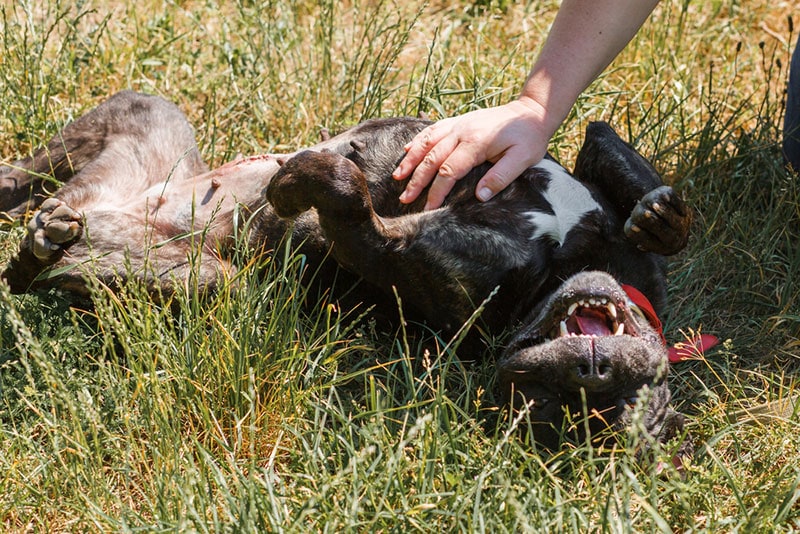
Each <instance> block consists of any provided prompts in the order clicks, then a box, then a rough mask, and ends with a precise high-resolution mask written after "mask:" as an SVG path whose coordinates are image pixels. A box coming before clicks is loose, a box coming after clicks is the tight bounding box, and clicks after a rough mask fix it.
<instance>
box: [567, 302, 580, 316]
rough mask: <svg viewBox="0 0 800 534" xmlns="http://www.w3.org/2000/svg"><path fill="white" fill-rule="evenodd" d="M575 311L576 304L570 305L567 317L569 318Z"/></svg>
mask: <svg viewBox="0 0 800 534" xmlns="http://www.w3.org/2000/svg"><path fill="white" fill-rule="evenodd" d="M577 309H578V303H577V302H573V303H572V304H570V305H569V308H568V309H567V317H569V316H571V315H572V314H573V313H575V310H577Z"/></svg>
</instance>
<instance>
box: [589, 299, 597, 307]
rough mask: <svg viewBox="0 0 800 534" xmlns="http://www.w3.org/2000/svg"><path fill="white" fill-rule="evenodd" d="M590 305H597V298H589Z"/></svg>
mask: <svg viewBox="0 0 800 534" xmlns="http://www.w3.org/2000/svg"><path fill="white" fill-rule="evenodd" d="M589 306H597V301H596V300H595V299H589Z"/></svg>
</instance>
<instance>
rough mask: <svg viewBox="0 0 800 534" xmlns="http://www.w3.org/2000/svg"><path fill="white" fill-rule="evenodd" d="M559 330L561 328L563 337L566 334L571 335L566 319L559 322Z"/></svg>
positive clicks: (560, 331)
mask: <svg viewBox="0 0 800 534" xmlns="http://www.w3.org/2000/svg"><path fill="white" fill-rule="evenodd" d="M558 330H559V333H560V334H561V337H564V336H568V335H569V330H567V323H566V321H561V322H560V323H559V324H558Z"/></svg>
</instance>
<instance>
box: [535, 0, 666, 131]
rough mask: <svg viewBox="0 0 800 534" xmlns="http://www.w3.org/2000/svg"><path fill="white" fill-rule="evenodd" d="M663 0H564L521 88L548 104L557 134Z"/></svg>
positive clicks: (549, 121) (550, 126)
mask: <svg viewBox="0 0 800 534" xmlns="http://www.w3.org/2000/svg"><path fill="white" fill-rule="evenodd" d="M656 4H658V0H563V2H562V3H561V8H560V9H559V11H558V14H557V15H556V18H555V20H554V22H553V26H552V27H551V29H550V32H549V34H548V37H547V40H546V41H545V44H544V46H543V47H542V49H541V52H540V53H539V57H538V58H537V60H536V62H535V63H534V66H533V68H532V69H531V71H530V74H529V75H528V78H527V80H526V82H525V85H524V86H523V88H522V91H521V92H520V100H522V101H525V100H526V99H532V100H534V101H535V102H536V103H537V104H538V105H539V106H540V107H541V108H543V109H545V110H546V112H547V114H546V117H545V123H546V124H545V127H546V128H547V131H548V132H549V133H550V135H552V134H553V133H554V132H555V131H556V129H558V127H559V125H560V124H561V122H563V120H564V119H565V118H566V116H567V114H568V113H569V111H570V109H572V106H573V105H574V103H575V101H576V100H577V98H578V96H579V95H580V94H581V93H582V92H583V91H584V89H586V87H588V86H589V84H590V83H592V81H593V80H594V79H595V78H596V77H597V76H598V75H599V74H600V73H601V72H602V71H603V70H604V69H605V68H606V67H607V66H608V65H609V64H610V63H611V61H613V60H614V58H615V57H616V56H617V54H619V52H620V51H621V50H622V49H623V48H625V45H627V44H628V42H629V41H630V40H631V39H632V38H633V36H634V35H635V34H636V32H637V31H638V30H639V28H640V27H641V25H642V24H643V23H644V21H645V20H646V19H647V17H648V16H649V15H650V13H651V12H652V11H653V8H655V6H656Z"/></svg>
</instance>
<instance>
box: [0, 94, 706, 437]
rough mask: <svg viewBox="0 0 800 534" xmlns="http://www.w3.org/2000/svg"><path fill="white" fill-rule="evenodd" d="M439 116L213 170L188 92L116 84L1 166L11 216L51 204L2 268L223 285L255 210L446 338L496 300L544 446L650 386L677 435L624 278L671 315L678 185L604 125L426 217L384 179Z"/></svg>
mask: <svg viewBox="0 0 800 534" xmlns="http://www.w3.org/2000/svg"><path fill="white" fill-rule="evenodd" d="M425 125H426V122H425V121H422V120H417V119H409V118H401V119H379V120H371V121H367V122H365V123H362V124H360V125H358V126H356V127H354V128H352V129H350V130H348V131H346V132H344V133H342V134H340V135H338V136H336V137H333V138H330V139H328V140H326V141H323V142H321V143H319V144H318V145H315V146H314V147H311V148H310V149H309V150H307V151H303V152H299V153H295V154H285V155H277V156H276V155H264V156H257V157H253V158H246V159H241V160H237V161H234V162H232V163H229V164H227V165H224V166H223V167H221V168H219V169H216V170H212V171H209V170H208V168H207V166H206V165H205V164H204V163H203V161H202V159H201V157H200V154H199V152H198V149H197V147H196V145H195V141H194V138H193V130H192V128H191V127H190V125H189V124H188V122H187V121H186V119H185V117H184V116H183V114H182V113H181V112H180V111H179V110H178V109H177V108H176V107H175V106H174V105H172V104H170V103H168V102H166V101H164V100H162V99H160V98H157V97H150V96H143V95H139V94H136V93H132V92H124V93H120V94H118V95H116V96H114V97H112V98H110V99H109V100H108V101H106V102H105V103H103V104H102V105H101V106H99V107H98V108H96V109H95V110H93V111H92V112H90V113H88V114H87V115H85V116H83V117H82V118H80V119H78V120H76V121H75V122H74V123H72V124H70V125H69V126H67V127H66V128H65V129H64V131H63V132H62V133H61V134H60V135H58V136H56V137H55V138H54V139H53V140H52V141H51V142H50V143H49V144H48V146H47V147H45V148H43V149H40V150H39V151H38V152H36V153H35V154H34V156H33V157H32V158H28V159H25V160H22V161H19V162H16V163H14V164H12V165H8V166H5V167H1V168H0V199H1V200H0V211H5V212H7V213H8V214H10V215H11V216H21V215H22V214H23V213H25V211H26V210H28V209H32V208H35V207H38V209H39V211H38V212H36V213H35V215H34V216H33V217H32V218H31V219H30V223H29V232H28V235H27V237H26V238H25V239H24V240H23V242H22V244H21V246H20V251H19V254H18V256H17V257H15V258H14V259H13V260H12V261H11V262H10V264H9V265H8V267H7V268H6V270H5V272H4V273H3V277H4V278H5V280H7V282H8V283H9V284H10V286H11V288H12V290H13V291H17V292H21V291H26V290H29V289H32V288H36V287H42V286H57V287H61V288H64V289H67V290H69V291H73V292H77V293H83V292H85V291H86V286H85V283H84V278H83V274H82V273H84V272H85V271H86V270H87V269H90V270H91V272H92V273H93V274H94V275H95V276H99V277H100V278H101V279H102V280H103V281H104V282H105V283H107V284H109V285H112V286H113V285H114V284H120V283H123V282H124V280H125V279H126V277H130V276H134V277H137V278H138V279H141V280H144V281H146V282H147V283H148V284H150V286H151V287H152V288H153V290H154V291H160V292H164V291H171V290H173V289H174V288H175V287H176V286H178V285H180V284H183V283H184V282H185V280H186V279H187V278H188V276H189V274H190V273H193V274H194V276H195V277H196V278H195V283H196V284H198V285H199V287H200V288H201V289H209V290H213V288H214V287H215V285H216V284H217V283H218V282H219V280H220V279H221V277H224V276H225V275H226V274H229V273H231V272H233V271H234V270H235V269H236V266H234V265H232V264H231V261H230V255H229V251H230V247H231V245H232V244H233V237H232V235H233V226H234V223H233V221H234V219H235V218H236V217H239V216H241V218H243V219H245V218H246V219H249V221H250V225H249V232H250V234H249V242H250V243H251V244H252V246H253V248H254V249H258V250H266V251H269V250H271V249H273V248H274V247H275V246H276V245H277V244H278V243H279V242H280V241H281V240H282V239H283V238H284V237H285V236H286V235H287V233H289V232H291V236H292V240H293V243H301V245H299V248H300V250H301V252H303V253H305V254H306V255H307V256H308V258H309V261H311V262H312V263H314V262H316V263H317V264H324V262H325V261H326V258H331V257H332V258H333V259H335V262H336V263H337V264H338V266H340V267H343V268H344V269H345V270H346V271H347V272H348V273H351V274H353V275H355V276H357V277H360V278H362V279H363V281H364V282H366V283H365V284H362V286H363V287H365V288H368V289H369V288H371V289H379V290H380V291H382V292H384V293H386V294H392V291H393V290H394V289H396V291H397V292H398V294H399V295H400V297H401V298H402V299H403V302H404V303H408V304H410V306H411V307H412V308H413V309H414V310H416V313H417V314H418V315H419V316H420V317H421V318H423V319H424V320H426V321H427V322H428V323H429V324H431V325H432V326H434V327H435V328H438V329H441V330H442V331H444V332H446V333H453V332H454V331H456V330H457V329H458V328H459V327H460V326H461V325H462V324H463V323H464V321H466V320H467V319H468V318H469V317H470V315H471V314H472V312H473V311H474V310H475V308H476V307H477V306H478V305H479V304H481V303H482V302H483V301H484V300H485V299H487V297H489V296H490V295H492V298H491V299H490V300H489V301H488V303H487V304H486V307H485V310H484V312H483V314H482V316H481V320H482V322H483V324H484V325H485V326H486V327H487V328H489V329H495V330H496V331H499V330H501V329H504V328H509V327H510V328H515V329H517V330H518V333H517V335H516V336H515V337H514V339H513V341H512V342H511V343H510V345H509V347H508V349H507V350H506V351H505V354H504V355H503V356H502V358H501V359H500V360H499V363H498V373H499V378H500V383H501V385H502V387H503V388H504V391H505V392H506V394H507V396H508V398H509V400H511V401H512V403H513V404H514V405H515V406H517V407H521V406H522V405H523V403H524V404H526V405H527V406H528V407H529V408H530V411H531V419H532V420H533V421H534V422H537V423H541V424H536V425H535V426H534V427H533V428H534V435H535V438H536V439H537V440H538V441H540V442H542V443H544V444H547V445H555V443H556V441H557V438H558V431H559V430H560V429H561V428H562V424H563V421H564V417H565V414H566V415H572V414H576V413H584V414H589V415H590V421H589V423H590V424H589V427H590V432H592V433H595V432H600V431H601V430H602V429H604V428H607V427H611V428H618V427H620V426H623V425H625V424H627V422H628V420H629V414H630V410H629V405H631V404H633V403H635V402H636V401H637V398H638V397H639V395H640V393H641V392H642V390H643V388H645V387H646V388H647V389H648V390H649V392H650V393H649V395H648V396H649V397H650V399H649V404H648V408H647V413H646V426H647V428H648V430H649V431H650V432H651V433H652V434H653V435H656V436H658V437H659V439H668V438H669V437H671V436H672V435H674V434H675V433H676V432H679V431H680V429H681V428H682V417H681V416H680V415H678V414H677V413H675V412H674V411H672V410H671V409H669V407H668V403H669V398H670V395H669V391H668V389H667V384H666V379H665V376H664V374H665V372H664V368H665V362H666V349H665V347H664V345H663V342H662V339H661V338H660V336H659V334H658V333H657V332H656V330H655V329H654V327H653V326H652V324H651V321H650V320H648V318H647V316H646V314H644V313H641V312H639V310H638V308H637V306H636V305H634V304H632V303H631V298H630V297H629V295H628V293H626V291H625V290H624V289H623V288H622V284H625V285H629V286H633V287H635V288H637V289H638V291H639V292H641V293H642V294H644V295H645V296H646V297H647V299H649V301H650V302H651V303H652V305H653V307H654V308H655V310H656V311H659V310H662V309H663V307H664V303H665V293H666V290H665V267H664V258H663V256H664V255H669V254H673V253H675V252H678V251H679V250H680V249H682V248H683V247H684V246H685V244H686V240H687V235H688V228H689V224H690V221H691V215H690V211H689V210H688V209H687V208H686V206H685V205H684V204H683V202H682V201H681V200H680V198H679V197H678V196H677V195H676V194H675V193H674V192H673V190H672V189H671V188H670V187H667V186H664V185H663V183H662V181H661V178H660V177H659V175H658V174H657V173H656V171H655V170H654V169H653V167H652V166H651V165H650V164H649V163H648V162H647V161H646V160H644V159H643V158H642V157H641V156H640V155H639V154H637V153H636V152H635V151H634V150H633V149H632V148H631V147H630V146H628V145H627V144H626V143H624V142H623V141H622V140H620V139H619V137H618V136H617V135H616V134H615V133H614V132H613V130H612V129H611V128H610V127H609V126H607V125H606V124H602V123H594V124H591V125H590V126H589V127H588V128H587V132H586V141H585V144H584V146H583V148H582V149H581V151H580V154H579V156H578V159H577V162H576V166H575V170H574V176H571V175H570V174H569V173H567V172H566V171H565V170H564V169H563V168H562V167H561V166H560V165H558V164H557V163H556V162H554V161H552V160H550V159H546V160H544V161H542V162H541V163H540V164H538V165H536V166H534V167H531V168H529V169H528V170H526V171H525V172H524V173H523V174H522V175H521V176H520V177H519V178H518V179H517V180H516V181H514V182H513V183H512V184H511V185H510V186H509V187H508V188H507V189H506V190H505V191H503V192H502V193H501V194H499V195H498V196H497V197H495V198H494V199H493V200H491V201H490V202H486V203H480V202H478V201H477V200H475V199H474V197H473V191H474V188H475V184H476V182H477V180H478V178H479V177H480V176H481V175H482V174H483V173H484V172H485V171H486V169H487V168H488V164H485V165H482V166H479V167H477V168H475V169H474V170H473V171H472V172H471V173H470V174H469V175H468V176H466V177H465V178H464V179H462V180H461V181H459V183H458V185H457V187H456V188H455V189H454V190H453V192H452V193H451V195H450V196H449V197H448V199H447V202H446V203H445V205H444V206H443V207H442V208H440V209H438V210H434V211H428V212H423V211H422V202H423V201H422V200H419V201H418V202H416V203H413V204H411V205H403V204H400V203H399V202H398V200H397V197H398V196H399V194H400V192H401V190H402V189H403V187H404V184H403V183H401V182H397V181H395V180H393V179H392V178H391V177H390V174H391V171H392V170H393V169H394V168H395V166H396V165H397V163H398V161H399V160H400V158H402V156H403V149H402V147H403V145H404V144H405V143H406V142H407V141H408V140H409V139H410V138H411V137H413V135H414V134H416V133H417V132H418V131H419V130H421V129H422V128H423V127H424V126H425ZM43 176H52V177H54V178H55V179H56V180H58V181H59V182H66V184H65V185H64V186H63V187H62V188H61V189H60V190H59V191H57V192H56V193H55V195H54V196H52V197H50V198H47V199H46V200H44V201H43V202H42V201H41V199H42V198H43V196H46V195H45V194H44V192H45V190H46V188H47V185H48V183H51V182H52V180H45V179H43ZM263 191H266V200H265V198H264V195H263ZM287 219H292V221H291V222H289V221H287ZM190 258H194V261H190ZM69 265H72V266H74V268H73V269H58V271H53V270H51V268H52V267H54V266H56V267H64V266H69ZM126 266H128V267H126ZM323 268H324V265H323ZM47 272H49V273H50V274H51V275H50V276H41V275H42V273H47ZM322 272H323V276H324V273H325V271H322ZM53 273H56V274H55V275H53ZM629 292H636V290H629ZM637 294H638V293H637ZM364 298H369V297H364ZM578 426H580V428H578V429H577V430H576V434H577V435H578V436H580V435H581V433H582V432H583V425H578Z"/></svg>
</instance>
